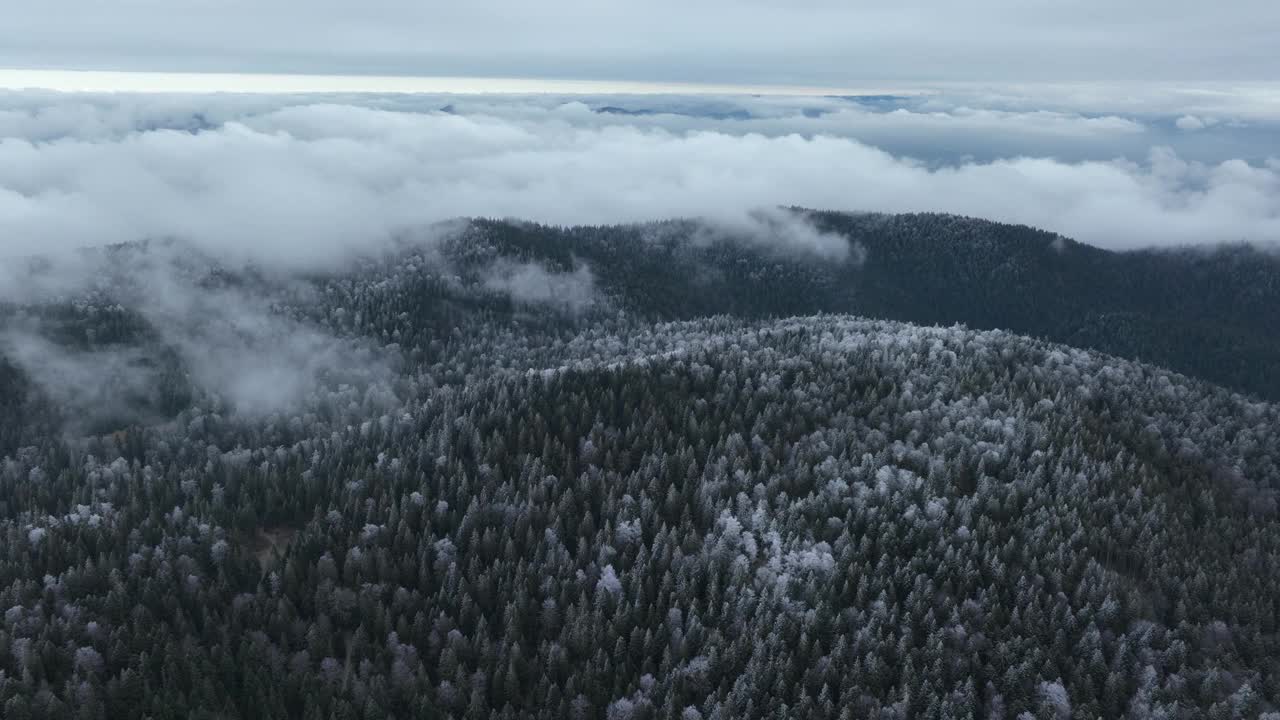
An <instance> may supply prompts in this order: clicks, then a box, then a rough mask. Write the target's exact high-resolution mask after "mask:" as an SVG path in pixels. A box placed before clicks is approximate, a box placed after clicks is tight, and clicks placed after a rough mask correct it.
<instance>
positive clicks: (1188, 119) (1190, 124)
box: [1174, 115, 1205, 132]
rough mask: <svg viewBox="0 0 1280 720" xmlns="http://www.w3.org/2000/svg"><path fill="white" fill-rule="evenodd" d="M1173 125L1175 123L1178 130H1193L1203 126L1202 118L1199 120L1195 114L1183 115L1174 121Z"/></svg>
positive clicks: (1201, 128)
mask: <svg viewBox="0 0 1280 720" xmlns="http://www.w3.org/2000/svg"><path fill="white" fill-rule="evenodd" d="M1174 125H1177V127H1178V129H1179V130H1186V131H1187V132H1194V131H1196V130H1203V129H1204V128H1205V122H1204V120H1201V119H1200V118H1198V117H1196V116H1195V115H1183V116H1182V117H1180V118H1178V119H1177V120H1176V121H1174Z"/></svg>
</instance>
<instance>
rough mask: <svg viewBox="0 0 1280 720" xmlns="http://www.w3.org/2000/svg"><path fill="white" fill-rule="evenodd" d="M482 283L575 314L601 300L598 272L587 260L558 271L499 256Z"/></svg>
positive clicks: (524, 301)
mask: <svg viewBox="0 0 1280 720" xmlns="http://www.w3.org/2000/svg"><path fill="white" fill-rule="evenodd" d="M481 283H482V284H483V286H484V287H485V288H486V289H487V290H490V291H493V292H499V293H503V294H505V295H509V296H510V297H511V299H512V300H513V301H515V302H517V303H522V304H525V305H541V306H547V307H552V308H557V309H560V310H564V311H567V312H570V313H573V314H577V313H582V312H584V311H586V310H588V309H590V308H591V307H592V306H594V305H595V304H596V302H597V300H598V298H597V290H596V281H595V276H594V275H593V274H592V273H591V269H590V268H589V267H587V266H586V265H585V264H578V265H577V266H576V267H575V268H574V270H573V271H572V272H556V271H553V270H548V269H547V268H546V266H544V265H542V264H540V263H532V262H526V263H517V262H512V261H509V260H505V259H504V260H498V261H496V262H494V263H493V264H492V265H491V266H490V267H489V268H487V269H486V271H485V273H484V275H483V277H482V279H481Z"/></svg>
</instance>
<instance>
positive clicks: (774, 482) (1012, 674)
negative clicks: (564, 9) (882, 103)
mask: <svg viewBox="0 0 1280 720" xmlns="http://www.w3.org/2000/svg"><path fill="white" fill-rule="evenodd" d="M827 221H830V222H836V221H839V222H844V223H847V225H846V226H843V227H844V229H843V230H842V231H841V232H843V233H847V237H850V238H852V239H853V240H854V241H856V242H857V243H859V244H860V246H861V250H860V252H859V253H856V254H855V255H854V256H851V257H850V258H849V259H848V260H845V261H844V262H837V261H834V260H830V259H828V260H826V261H819V260H815V259H814V258H812V257H804V256H800V255H794V254H793V255H788V256H782V255H778V254H777V253H776V252H774V251H768V250H766V249H763V248H762V247H761V246H757V245H752V244H750V243H748V242H744V241H742V240H740V239H735V238H732V237H726V236H723V235H713V236H710V237H704V236H701V235H700V234H699V233H698V232H692V233H691V232H689V231H690V229H693V228H695V226H693V225H691V224H688V223H666V224H660V225H651V226H634V227H616V228H577V229H549V228H542V227H536V226H528V225H521V224H514V223H492V222H475V223H470V224H467V225H465V226H463V227H461V228H459V229H457V231H456V232H454V233H452V234H450V235H449V236H448V239H447V241H446V242H444V243H443V244H440V245H437V246H432V247H428V248H422V247H417V248H415V247H412V246H405V247H401V248H399V249H396V250H393V251H390V252H388V253H387V254H386V255H385V256H381V257H376V258H366V259H365V260H362V261H360V262H358V263H355V264H353V265H352V266H350V267H348V268H346V269H344V270H343V271H341V272H315V273H309V274H299V273H294V274H291V275H282V274H281V273H280V272H279V271H273V270H268V269H264V268H258V269H239V270H232V269H229V268H228V267H224V266H221V265H219V264H217V263H213V262H211V261H210V260H209V259H207V258H203V257H201V256H199V255H198V254H196V253H193V252H192V251H191V250H190V249H189V248H186V247H184V246H181V245H166V244H152V245H137V246H122V247H118V248H113V249H111V250H109V251H105V252H102V253H97V254H92V255H91V257H92V258H94V260H95V263H96V264H94V265H93V272H92V273H91V274H90V275H89V276H88V277H89V279H88V280H87V281H86V282H87V284H85V285H80V286H75V287H76V289H74V290H73V291H67V290H66V287H67V286H65V285H62V286H57V287H56V288H55V289H53V290H49V291H47V292H44V294H40V293H34V291H33V293H34V294H32V295H31V296H29V298H28V299H27V301H26V302H23V303H17V304H15V303H10V304H9V305H7V306H5V307H4V308H3V311H4V316H3V317H4V328H3V329H4V333H3V335H2V338H3V344H2V345H0V347H2V348H3V355H4V361H3V364H2V365H0V401H2V402H3V405H4V409H5V412H4V413H3V415H0V441H3V443H4V445H3V446H2V447H0V455H2V456H3V459H2V460H0V537H3V538H5V541H4V542H3V543H2V544H0V608H4V609H5V613H4V624H3V627H0V673H2V674H0V707H2V708H3V713H2V714H3V717H5V718H6V719H8V718H72V717H103V718H115V717H153V718H169V717H173V718H186V717H233V718H283V717H294V718H312V717H325V718H328V717H334V718H382V717H385V718H392V717H441V718H445V717H454V718H491V717H499V718H517V717H545V718H562V717H580V718H589V717H607V718H634V719H636V720H639V719H642V718H664V719H665V718H681V719H682V720H688V719H690V718H699V717H701V718H765V717H806V718H865V717H879V718H960V717H973V718H976V717H1006V718H1017V717H1025V716H1023V715H1022V714H1023V713H1031V716H1032V717H1036V718H1055V717H1060V718H1065V717H1081V718H1095V717H1134V718H1145V717H1152V718H1154V717H1165V718H1199V717H1225V718H1252V717H1258V716H1259V715H1260V714H1263V713H1269V712H1274V711H1276V710H1277V709H1280V684H1278V683H1277V679H1280V663H1278V662H1277V658H1280V637H1278V636H1277V630H1278V629H1280V604H1278V603H1280V600H1277V599H1278V598H1280V525H1278V524H1277V522H1276V518H1277V515H1276V513H1277V500H1278V496H1277V492H1278V491H1280V468H1277V466H1276V463H1277V461H1278V459H1280V430H1278V428H1280V409H1278V408H1277V407H1276V406H1275V405H1272V404H1269V403H1266V402H1261V401H1257V400H1255V399H1251V398H1249V397H1248V396H1245V395H1240V394H1235V393H1232V392H1230V391H1228V390H1225V389H1223V388H1221V387H1219V386H1216V385H1213V384H1210V383H1207V382H1204V381H1202V380H1197V379H1192V378H1189V377H1186V376H1183V375H1179V374H1177V373H1173V372H1170V371H1168V370H1165V369H1162V368H1160V367H1158V366H1154V365H1148V364H1141V363H1136V362H1132V361H1128V360H1124V359H1120V358H1117V357H1114V356H1110V355H1105V354H1101V353H1097V352H1093V351H1089V350H1083V349H1077V348H1071V347H1068V346H1065V345H1060V344H1054V343H1050V342H1047V341H1044V340H1038V339H1032V338H1028V337H1024V336H1019V335H1015V334H1011V333H1007V332H1002V331H984V330H971V329H965V328H963V327H960V326H950V327H921V326H916V325H909V324H904V323H898V322H894V321H885V320H869V319H864V318H858V317H852V316H848V315H845V314H838V311H839V310H840V309H841V308H842V307H859V306H861V307H864V308H865V307H871V305H870V304H869V303H871V302H872V300H873V299H875V298H881V300H879V302H883V303H885V305H884V306H883V307H885V308H888V307H890V306H893V307H898V308H900V309H901V312H903V313H913V312H918V313H922V314H927V313H930V312H934V313H938V314H939V316H940V317H939V319H944V320H951V319H954V318H952V317H951V316H950V315H951V314H953V313H954V314H963V313H966V312H974V313H981V312H986V313H988V314H987V315H980V316H979V317H983V318H1000V317H1023V318H1025V319H1026V322H1032V321H1034V318H1035V317H1039V315H1037V314H1034V313H1027V312H1025V311H1026V308H1025V307H1019V305H1018V303H1015V302H1012V301H1008V302H1007V303H1006V304H1004V305H1000V304H998V303H996V299H997V298H999V297H1001V296H1000V294H999V293H996V292H995V291H994V290H991V291H990V292H989V293H988V294H987V295H985V296H980V297H978V298H974V299H972V300H971V302H970V303H969V304H967V305H966V304H964V303H963V302H962V301H961V300H960V295H956V296H952V295H947V294H946V293H960V290H957V289H956V288H959V287H963V282H969V281H968V280H965V281H963V282H962V281H961V280H956V281H955V283H953V284H951V285H946V284H945V283H944V282H943V280H944V279H945V278H947V277H951V276H952V275H954V276H955V277H957V278H966V277H974V276H976V274H977V273H978V272H979V270H978V268H984V267H988V266H990V265H991V262H992V261H991V260H990V258H995V257H1001V256H1003V255H1004V254H1006V253H1012V250H1010V249H1011V248H1014V249H1020V250H1019V252H1018V253H1012V254H1010V255H1009V259H1008V266H1009V267H1010V268H1023V267H1032V268H1035V267H1039V268H1041V269H1040V270H1037V271H1036V272H1041V273H1044V274H1053V273H1058V274H1059V275H1061V280H1060V282H1059V283H1058V284H1057V285H1050V286H1048V287H1045V286H1043V285H1042V284H1038V283H1032V282H1021V281H1015V280H1013V279H1005V280H1002V281H1000V282H1001V283H1002V284H1003V286H1004V287H1006V288H1008V295H1009V297H1013V298H1019V297H1020V298H1023V302H1024V303H1026V302H1032V300H1028V299H1027V298H1031V297H1038V295H1037V294H1044V295H1045V296H1046V297H1047V296H1049V295H1056V296H1058V297H1063V296H1064V295H1069V294H1066V293H1064V292H1062V290H1063V289H1064V288H1070V287H1076V285H1074V283H1077V282H1084V281H1085V279H1089V280H1090V281H1092V282H1095V283H1096V284H1097V287H1098V288H1099V290H1098V294H1097V296H1096V297H1098V298H1102V299H1100V300H1098V301H1097V302H1098V304H1099V306H1102V305H1105V304H1106V303H1107V302H1112V300H1110V299H1107V298H1109V297H1110V296H1106V295H1105V293H1103V292H1102V288H1105V287H1107V283H1108V282H1113V281H1112V280H1108V279H1107V276H1106V275H1105V273H1103V272H1102V271H1101V270H1088V268H1105V267H1110V264H1113V263H1138V262H1139V261H1138V259H1135V258H1138V257H1139V256H1127V255H1120V256H1116V255H1110V254H1105V253H1100V252H1098V251H1093V250H1091V249H1088V248H1084V247H1082V246H1075V245H1072V244H1069V243H1067V244H1064V243H1062V242H1060V241H1056V239H1054V238H1052V237H1050V236H1044V235H1040V234H1036V233H1034V232H1033V231H1028V230H1025V229H1020V228H1008V227H1004V226H991V227H992V228H995V229H992V230H991V232H989V233H987V234H983V235H981V236H980V237H979V238H977V239H971V240H969V241H967V246H966V247H967V248H968V252H967V253H966V252H960V251H959V250H955V251H953V252H941V251H938V252H936V253H935V255H934V257H935V260H934V265H933V266H930V267H931V268H932V269H929V268H926V267H922V268H920V269H919V271H918V272H917V278H918V283H919V285H920V286H921V287H922V288H929V287H934V286H936V289H934V290H927V291H926V290H922V292H925V293H933V297H935V298H937V300H936V302H930V303H926V302H924V301H922V300H920V299H919V297H918V296H917V295H915V294H911V293H907V292H905V291H904V292H900V293H898V294H896V295H895V294H894V293H895V292H896V291H895V290H894V288H895V287H898V285H895V282H894V281H893V275H892V272H891V271H892V269H893V268H895V267H906V266H907V264H909V260H907V259H906V258H910V257H914V256H916V255H917V254H919V253H923V252H924V250H923V249H919V248H917V249H914V250H913V249H912V243H914V242H917V239H918V238H917V235H918V234H919V233H924V232H925V228H927V224H928V223H929V222H937V223H942V225H943V227H944V228H945V227H952V231H951V233H952V234H951V235H947V234H946V233H944V232H942V231H939V232H937V233H934V235H935V236H936V237H953V238H955V239H956V243H957V244H956V245H955V247H956V248H958V247H960V245H959V243H960V239H961V238H964V237H966V236H965V235H964V234H963V232H962V230H961V228H969V231H973V232H976V230H975V228H982V227H985V226H984V225H982V224H980V223H974V222H973V221H961V220H958V219H950V218H929V217H926V218H899V219H893V218H876V217H871V216H867V217H853V216H828V217H826V219H825V220H821V222H827ZM899 223H905V224H906V226H907V227H908V230H902V232H901V233H897V232H891V230H892V228H895V227H899ZM868 227H869V228H873V229H874V228H879V230H876V231H875V232H872V231H871V230H865V228H868ZM911 227H915V228H917V229H916V230H909V228H911ZM886 228H888V229H886ZM900 236H901V238H900ZM895 238H900V239H899V240H895ZM894 242H899V243H900V244H901V245H902V247H903V248H905V249H904V250H902V251H901V252H896V253H895V251H892V248H893V247H895V246H894V245H893V243H894ZM921 242H922V241H921ZM930 242H931V243H935V244H936V243H937V242H939V241H937V240H934V241H930ZM1055 243H1056V244H1057V245H1058V246H1060V247H1059V248H1055V247H1054V244H1055ZM984 248H986V249H984ZM1233 252H1235V254H1232V253H1233ZM1241 253H1244V251H1232V252H1228V251H1223V252H1222V253H1219V254H1214V255H1209V256H1203V257H1199V256H1197V257H1192V256H1189V255H1177V254H1175V255H1168V256H1165V255H1161V256H1158V257H1154V258H1148V259H1147V260H1145V261H1143V262H1145V263H1147V264H1148V265H1149V266H1150V268H1155V269H1148V270H1147V271H1146V272H1147V273H1148V276H1149V277H1166V276H1168V277H1188V278H1192V279H1194V278H1195V277H1202V278H1211V279H1212V278H1220V277H1223V275H1222V273H1223V272H1224V271H1223V270H1222V268H1223V267H1228V266H1230V262H1229V261H1230V259H1231V258H1233V257H1234V258H1239V257H1244V255H1242V254H1241ZM857 255H862V256H863V262H862V264H861V267H859V266H858V264H857V262H855V261H856V260H857V259H858V258H857ZM1057 257H1066V258H1067V259H1068V261H1069V263H1070V264H1069V267H1076V266H1080V267H1084V268H1086V269H1085V270H1073V271H1070V272H1067V271H1065V270H1063V271H1061V272H1060V268H1058V267H1057V266H1054V265H1053V264H1052V261H1053V259H1054V258H1057ZM877 258H879V259H877ZM984 258H987V259H985V260H984ZM1036 258H1039V260H1038V261H1037V262H1039V263H1040V265H1036V264H1035V262H1033V260H1035V259H1036ZM1206 258H1207V259H1206ZM1162 262H1163V263H1166V265H1161V264H1160V263H1162ZM965 263H968V265H966V264H965ZM1091 263H1092V264H1091ZM966 267H968V268H969V269H968V270H967V271H965V270H964V268H966ZM1144 267H1147V265H1144ZM1260 267H1262V268H1263V269H1264V270H1265V268H1266V267H1267V266H1265V265H1260ZM947 268H950V270H948V269H947ZM42 272H45V271H42ZM965 272H967V273H968V274H967V275H966V274H965ZM1027 272H1031V271H1027ZM1234 272H1236V273H1244V272H1246V268H1245V267H1244V263H1243V262H1240V263H1239V264H1238V265H1237V266H1236V270H1235V271H1234ZM1256 272H1262V271H1256ZM1010 273H1011V275H1010V277H1022V276H1023V275H1024V274H1025V273H1023V274H1019V273H1022V271H1018V272H1014V271H1012V270H1011V271H1010ZM1197 273H1199V275H1197ZM36 274H37V275H38V274H39V273H36ZM1129 277H1131V278H1139V277H1142V276H1141V275H1140V274H1138V273H1137V272H1136V271H1135V272H1134V273H1131V274H1130V275H1129ZM1202 281H1203V282H1205V283H1209V282H1211V280H1209V279H1205V280H1202ZM1212 281H1213V282H1216V280H1212ZM902 282H904V283H905V280H903V281H902ZM1115 282H1118V281H1115ZM1153 282H1154V281H1153ZM1187 282H1192V280H1187ZM48 287H54V285H49V286H48ZM1133 287H1142V286H1141V285H1138V284H1136V280H1135V284H1134V285H1133ZM1267 287H1268V286H1266V285H1265V284H1261V285H1260V286H1259V287H1258V288H1256V289H1254V291H1256V292H1257V293H1259V296H1260V297H1265V293H1266V292H1267V291H1268V290H1267ZM1154 292H1155V291H1152V293H1153V295H1152V296H1153V297H1154ZM1222 292H1224V293H1228V295H1229V294H1230V293H1231V292H1238V293H1243V292H1245V288H1239V289H1236V290H1231V289H1224V290H1222ZM1138 295H1139V294H1138V293H1130V294H1129V295H1127V296H1126V297H1129V298H1130V299H1131V300H1132V299H1133V298H1136V297H1138ZM1080 296H1081V297H1083V296H1084V295H1083V294H1080ZM1090 297H1094V296H1090ZM1104 301H1105V302H1104ZM1061 302H1062V304H1061V305H1057V306H1055V305H1049V306H1047V308H1048V309H1050V310H1053V311H1057V310H1059V309H1061V308H1064V307H1070V306H1071V303H1073V302H1077V301H1075V300H1069V299H1068V300H1062V301H1061ZM1115 302H1119V301H1118V300H1117V301H1115ZM1135 302H1136V301H1135ZM1152 302H1153V303H1154V302H1155V301H1154V300H1153V301H1152ZM1224 302H1225V301H1224ZM1246 307H1247V306H1246ZM1001 308H1003V309H1001ZM1155 309H1156V308H1154V306H1153V307H1152V312H1153V313H1154V310H1155ZM1205 312H1206V313H1208V312H1209V311H1208V310H1206V311H1205ZM823 313H825V314H823ZM832 313H836V314H832ZM885 313H886V314H888V310H885ZM1002 313H1003V314H1002ZM1018 313H1022V315H1019V314H1018ZM787 314H792V315H794V316H792V317H785V315H787ZM683 316H701V317H695V318H694V319H688V320H678V319H676V320H672V319H671V318H680V317H683ZM1107 317H1108V318H1114V320H1112V319H1109V320H1108V322H1109V323H1112V324H1107V323H1102V324H1097V325H1093V326H1091V327H1094V328H1095V329H1094V332H1095V334H1096V335H1097V337H1099V338H1101V339H1104V340H1105V339H1106V338H1107V337H1108V336H1107V333H1106V332H1104V331H1107V330H1110V331H1114V332H1117V333H1120V332H1123V333H1124V335H1123V337H1124V338H1126V339H1127V341H1128V342H1130V343H1132V346H1133V347H1135V348H1138V347H1141V348H1142V353H1144V354H1145V353H1146V352H1148V348H1150V347H1153V345H1152V344H1149V341H1148V340H1146V339H1144V336H1143V335H1140V334H1132V333H1128V332H1127V331H1126V330H1125V328H1126V327H1129V326H1128V325H1125V324H1124V323H1130V324H1132V325H1136V326H1142V324H1143V323H1148V322H1150V317H1149V316H1147V315H1144V314H1142V313H1141V312H1139V311H1136V310H1134V311H1131V312H1130V314H1129V315H1124V316H1121V315H1118V314H1117V315H1114V316H1107ZM1161 317H1164V318H1171V317H1172V316H1171V315H1169V314H1168V313H1166V314H1165V315H1162V316H1161ZM1167 321H1168V322H1172V319H1168V320H1167ZM992 322H993V323H996V321H995V320H992ZM1268 322H1273V320H1272V319H1270V318H1267V317H1245V316H1243V315H1242V316H1241V317H1240V318H1239V319H1238V320H1237V321H1236V325H1235V326H1234V327H1238V328H1249V327H1254V328H1263V327H1265V326H1266V325H1265V324H1266V323H1268ZM999 324H1004V323H999ZM1008 324H1011V325H1012V324H1013V323H1008ZM1146 327H1155V326H1151V325H1147V326H1146ZM1097 328H1102V330H1098V329H1097ZM1154 332H1155V331H1154V330H1153V333H1154ZM1157 335H1158V334H1157ZM1184 337H1185V336H1184ZM1166 340H1167V338H1166ZM1176 344H1177V343H1173V345H1176ZM1135 354H1136V353H1135Z"/></svg>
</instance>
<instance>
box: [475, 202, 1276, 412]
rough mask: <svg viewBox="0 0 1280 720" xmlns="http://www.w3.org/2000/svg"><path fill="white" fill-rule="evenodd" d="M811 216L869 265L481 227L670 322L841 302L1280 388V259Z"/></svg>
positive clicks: (666, 230)
mask: <svg viewBox="0 0 1280 720" xmlns="http://www.w3.org/2000/svg"><path fill="white" fill-rule="evenodd" d="M805 215H806V216H807V217H808V218H809V220H810V221H811V222H812V224H813V225H814V226H816V227H817V228H818V229H820V230H823V231H826V232H829V233H834V234H838V235H840V236H843V237H845V238H847V239H848V241H849V242H851V243H854V244H855V245H856V246H857V247H858V248H860V252H859V253H858V254H859V255H860V256H861V257H862V262H861V263H857V262H843V263H840V262H833V261H830V260H824V259H822V258H812V257H805V256H803V254H795V253H790V254H781V253H779V252H776V251H773V250H770V249H768V248H767V246H766V245H764V244H760V245H753V244H751V243H742V242H731V241H730V240H729V239H727V238H728V235H726V234H719V235H717V234H708V233H706V232H705V231H703V230H701V229H700V226H699V225H698V224H697V223H693V222H683V221H677V222H667V223H656V224H650V225H637V226H618V227H594V228H552V227H545V226H538V225H528V224H522V223H510V222H490V221H480V222H478V223H477V224H476V226H475V229H474V231H475V232H477V233H479V234H481V235H483V236H484V237H486V238H489V239H490V240H491V241H492V242H493V243H495V245H496V252H498V253H500V254H511V255H515V256H519V257H525V258H539V259H542V260H548V261H551V262H553V263H561V264H565V266H568V265H569V264H571V263H572V260H571V259H570V258H573V259H576V260H577V261H579V262H584V263H586V264H587V265H588V266H589V267H590V268H591V270H592V272H593V273H594V274H595V275H596V277H597V278H598V279H599V280H600V283H601V286H602V288H603V289H604V290H605V291H606V292H608V293H610V294H612V295H613V296H615V297H616V298H617V299H619V300H620V301H621V303H622V304H623V305H624V306H625V307H627V308H628V309H630V310H633V311H636V312H639V313H641V314H644V315H651V316H654V317H658V318H691V317H698V316H702V315H708V314H719V313H723V314H731V315H741V316H746V317H762V316H783V315H796V314H810V313H816V312H826V313H854V314H858V315H865V316H869V317H878V318H887V319H894V320H904V321H909V322H914V323H921V324H944V325H946V324H953V323H962V324H965V325H968V326H970V327H974V328H1001V329H1007V330H1011V331H1013V332H1016V333H1019V334H1026V335H1033V336H1039V337H1044V338H1047V339H1050V340H1054V341H1057V342H1063V343H1066V344H1069V345H1074V346H1079V347H1084V348H1091V349H1095V350H1100V351H1103V352H1107V353H1112V354H1115V355H1119V356H1122V357H1127V358H1133V359H1141V360H1146V361H1149V362H1153V363H1156V364H1159V365H1163V366H1166V367H1168V368H1170V369H1173V370H1177V371H1179V372H1183V373H1187V374H1191V375H1195V376H1198V377H1201V378H1204V379H1207V380H1210V381H1213V382H1216V383H1220V384H1223V385H1226V386H1228V387H1231V388H1234V389H1236V390H1239V391H1243V392H1248V393H1253V394H1256V395H1259V396H1261V397H1266V398H1271V399H1277V398H1280V312H1277V308H1280V254H1277V253H1273V252H1268V251H1264V250H1259V249H1256V248H1254V247H1251V246H1246V245H1233V246H1223V247H1217V248H1194V249H1181V250H1144V251H1134V252H1112V251H1107V250H1101V249H1098V248H1095V247H1091V246H1088V245H1084V244H1081V243H1077V242H1074V241H1072V240H1070V239H1067V238H1063V237H1061V236H1059V235H1056V234H1053V233H1049V232H1045V231H1041V230H1036V229H1033V228H1028V227H1025V226H1017V225H1008V224H1002V223H996V222H990V221H986V220H978V219H973V218H965V217H957V216H950V215H937V214H911V215H873V214H845V213H830V212H812V213H805ZM730 234H731V233H730Z"/></svg>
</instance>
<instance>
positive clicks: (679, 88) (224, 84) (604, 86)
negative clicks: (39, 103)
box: [0, 68, 930, 96]
mask: <svg viewBox="0 0 1280 720" xmlns="http://www.w3.org/2000/svg"><path fill="white" fill-rule="evenodd" d="M0 90H51V91H55V92H127V93H246V94H269V93H280V94H289V93H325V92H339V93H371V94H374V93H404V94H417V93H440V94H450V95H453V94H456V95H480V94H562V95H593V94H631V95H697V94H714V95H787V96H822V95H923V94H929V92H930V91H929V90H924V89H921V88H914V89H908V88H904V87H889V86H877V87H860V88H855V87H836V86H823V85H787V84H751V83H703V82H659V81H646V80H581V79H565V78H519V77H484V76H453V75H438V76H437V75H360V74H310V73H254V72H248V73H231V72H163V71H153V70H142V71H138V70H66V69H54V70H45V69H26V68H0Z"/></svg>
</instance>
